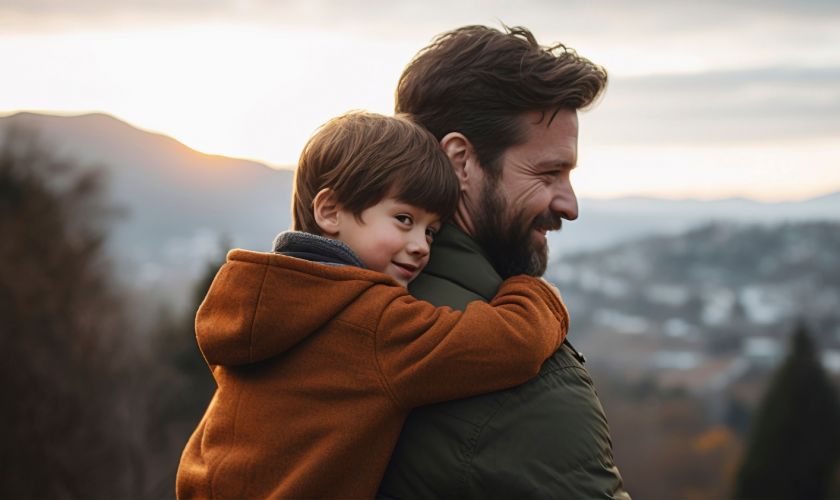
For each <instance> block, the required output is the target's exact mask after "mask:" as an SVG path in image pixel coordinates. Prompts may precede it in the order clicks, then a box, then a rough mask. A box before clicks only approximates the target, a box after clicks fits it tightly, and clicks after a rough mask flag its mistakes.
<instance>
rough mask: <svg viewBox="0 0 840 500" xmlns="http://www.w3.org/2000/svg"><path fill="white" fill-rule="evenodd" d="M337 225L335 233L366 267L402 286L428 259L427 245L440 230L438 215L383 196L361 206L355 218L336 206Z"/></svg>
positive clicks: (415, 275)
mask: <svg viewBox="0 0 840 500" xmlns="http://www.w3.org/2000/svg"><path fill="white" fill-rule="evenodd" d="M338 226H339V227H338V234H337V235H336V236H335V237H336V238H337V239H339V240H341V241H343V242H344V243H346V244H347V245H348V246H349V247H350V248H351V249H352V250H353V251H354V252H355V253H356V255H358V256H359V258H360V259H361V260H362V262H364V264H365V265H366V266H367V267H368V268H369V269H372V270H374V271H379V272H381V273H385V274H387V275H389V276H391V277H393V278H394V279H395V280H397V282H398V283H400V284H401V285H403V286H406V285H408V283H409V282H410V281H411V280H413V279H414V278H416V277H417V275H418V274H420V271H422V270H423V268H424V267H426V264H427V263H428V262H429V247H430V245H431V244H432V239H433V238H434V235H435V234H436V233H437V232H438V231H439V230H440V218H439V217H438V216H437V215H435V214H432V213H430V212H427V211H425V210H423V209H422V208H419V207H416V206H414V205H409V204H407V203H403V202H401V201H398V200H395V199H394V198H385V199H384V200H382V201H380V202H379V203H377V204H376V205H373V206H372V207H370V208H367V209H366V210H364V211H363V212H362V213H361V217H360V218H359V219H357V218H356V217H355V216H354V215H353V214H352V213H351V212H348V211H345V210H340V211H339V217H338Z"/></svg>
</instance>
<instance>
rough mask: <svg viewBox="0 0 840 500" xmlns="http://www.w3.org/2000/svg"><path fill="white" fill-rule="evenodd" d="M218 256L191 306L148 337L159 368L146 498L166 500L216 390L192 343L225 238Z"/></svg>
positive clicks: (153, 399)
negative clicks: (194, 431)
mask: <svg viewBox="0 0 840 500" xmlns="http://www.w3.org/2000/svg"><path fill="white" fill-rule="evenodd" d="M219 245H220V252H219V255H218V256H217V257H216V258H215V259H213V260H212V261H211V262H208V263H207V264H206V265H205V268H204V272H203V274H202V275H201V277H200V278H199V280H198V281H197V282H196V284H195V288H194V289H193V296H192V300H191V302H190V305H189V306H188V307H187V309H186V310H185V311H183V312H181V313H174V314H173V313H172V312H171V311H169V312H163V313H162V314H161V319H160V321H159V322H158V324H157V325H156V326H155V331H154V332H153V334H152V338H153V339H154V342H153V349H152V356H151V357H152V362H153V363H155V364H156V365H157V370H156V372H155V377H156V378H155V380H153V381H151V384H152V386H153V387H154V390H153V391H152V392H153V394H154V396H153V397H151V398H149V405H150V407H149V410H148V414H149V420H150V426H149V446H150V448H151V451H152V454H153V455H154V460H153V462H154V464H155V465H156V466H157V467H156V468H157V470H155V471H154V473H153V476H154V477H152V478H150V484H149V487H148V489H147V490H146V492H145V493H144V495H143V497H144V498H170V497H171V496H172V492H174V491H175V476H176V472H177V469H178V463H179V460H180V458H181V452H182V451H183V449H184V446H185V445H186V443H187V440H188V439H189V437H190V435H191V434H192V432H193V430H195V427H196V425H197V424H198V422H199V420H201V417H202V415H203V414H204V410H206V409H207V404H208V403H209V401H210V398H211V397H212V396H213V392H214V391H215V390H216V381H215V380H214V379H213V376H212V374H211V373H210V369H209V367H208V366H207V363H206V362H205V361H204V357H203V356H202V354H201V351H200V350H199V348H198V344H197V343H196V339H195V326H194V325H195V314H196V311H198V307H199V306H200V305H201V302H202V301H203V300H204V296H205V295H207V291H208V290H209V289H210V284H211V283H212V282H213V278H215V277H216V273H217V272H218V270H219V268H220V267H221V265H222V264H223V263H224V260H225V250H226V249H227V248H228V247H229V245H230V243H229V241H228V240H227V239H225V238H223V239H222V241H220V243H219Z"/></svg>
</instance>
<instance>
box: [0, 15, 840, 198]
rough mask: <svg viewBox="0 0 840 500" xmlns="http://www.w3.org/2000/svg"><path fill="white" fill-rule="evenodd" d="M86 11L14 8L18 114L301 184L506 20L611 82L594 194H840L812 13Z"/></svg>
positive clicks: (832, 21)
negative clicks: (407, 81) (463, 33)
mask: <svg viewBox="0 0 840 500" xmlns="http://www.w3.org/2000/svg"><path fill="white" fill-rule="evenodd" d="M53 3H54V4H55V6H52V4H53ZM81 4H84V5H87V6H88V7H89V9H88V10H87V11H86V10H85V9H80V10H78V11H74V12H73V13H69V12H66V11H65V10H63V9H62V8H61V7H60V5H61V4H60V3H58V2H44V3H39V4H38V5H40V6H41V7H40V8H39V7H32V6H28V5H27V4H24V3H23V2H21V3H20V5H15V2H6V3H5V5H4V6H3V7H0V19H3V21H2V22H0V33H2V34H0V60H2V61H3V73H4V78H3V79H2V80H0V115H8V114H12V113H15V112H17V111H23V110H28V111H41V112H46V113H56V114H75V113H84V112H94V111H95V112H104V113H108V114H111V115H114V116H116V117H117V118H119V119H122V120H125V121H127V122H129V123H131V124H132V125H134V126H137V127H139V128H143V129H147V130H152V131H156V132H160V133H163V134H166V135H170V136H172V137H175V138H177V139H178V140H180V141H182V142H184V143H185V144H187V145H189V146H190V147H192V148H195V149H197V150H200V151H203V152H207V153H212V154H222V155H227V156H234V157H242V158H249V159H255V160H259V161H262V162H265V163H267V164H269V165H271V166H274V167H289V168H290V167H292V166H293V165H294V163H295V162H296V160H297V156H298V154H299V151H300V148H301V147H302V145H303V144H304V142H305V141H306V139H307V138H308V137H309V136H310V134H311V133H312V132H313V131H314V130H315V128H316V127H318V125H320V124H321V123H323V122H325V121H326V120H328V119H329V118H331V117H333V116H335V115H338V114H340V113H343V112H345V111H347V110H350V109H368V110H371V111H376V112H380V113H386V114H388V113H390V112H391V111H392V109H393V91H394V88H395V86H396V81H397V78H398V77H399V74H400V72H401V71H402V68H403V67H404V66H405V64H406V63H407V62H408V61H409V60H410V59H411V57H412V56H413V55H414V54H415V53H416V52H417V50H419V49H420V48H422V47H423V46H424V45H426V44H427V43H428V41H429V40H430V39H431V38H432V37H433V36H434V35H435V34H437V33H439V32H442V31H445V30H447V29H451V28H454V27H457V26H459V25H463V24H473V23H481V24H489V25H493V26H499V20H503V21H504V22H506V23H508V24H511V25H515V24H521V25H525V26H529V27H531V28H532V29H533V30H534V32H535V34H536V35H537V36H538V38H539V39H540V40H541V41H543V42H545V43H548V42H551V41H555V40H562V41H564V42H566V43H568V44H569V45H570V46H572V47H574V48H575V49H576V50H577V51H578V52H579V53H581V54H583V55H585V56H587V57H589V58H591V59H593V60H594V61H596V62H598V63H600V64H602V65H604V66H605V67H607V69H608V70H609V71H610V75H611V82H610V87H609V89H608V91H607V94H606V96H605V97H604V99H603V100H602V102H600V103H599V104H598V105H597V106H596V107H595V108H594V109H593V110H591V111H589V112H587V113H585V114H584V115H582V117H581V123H582V130H581V152H580V156H581V166H582V168H581V169H580V170H579V172H577V173H576V176H577V182H578V186H579V191H580V194H581V195H583V196H595V197H608V196H617V195H628V194H646V195H656V196H663V197H682V196H692V197H700V198H715V197H724V196H748V197H753V198H758V199H765V200H771V199H775V200H778V199H796V198H801V197H806V196H813V195H819V194H822V193H825V192H830V191H836V190H840V168H839V167H840V146H838V144H840V118H838V117H840V35H838V34H837V33H836V30H833V29H832V26H836V20H837V19H838V17H840V13H838V11H840V9H836V8H832V9H830V10H828V11H827V12H825V13H822V12H816V11H814V9H815V8H814V7H807V6H806V7H807V8H806V7H803V8H802V12H800V13H799V14H801V15H799V17H797V15H798V14H797V15H794V16H793V17H790V16H788V17H784V16H782V15H781V14H782V13H783V12H781V10H783V9H790V12H788V14H790V13H791V12H792V13H794V14H796V13H797V12H798V11H796V6H795V4H793V3H791V4H790V5H787V4H785V3H784V2H782V4H780V7H779V9H780V11H779V12H773V11H762V12H750V11H748V10H745V9H743V8H741V9H736V8H730V7H727V6H726V4H725V3H719V4H713V5H711V6H709V7H708V8H707V10H706V11H703V12H692V10H691V9H688V10H686V11H685V13H683V14H676V13H670V14H668V13H667V12H666V13H662V12H661V11H660V10H656V9H654V8H653V4H651V6H649V7H650V9H651V10H649V11H648V12H647V14H649V15H647V16H645V15H643V14H645V12H642V13H639V12H631V11H630V8H629V7H628V6H625V5H624V4H621V3H616V4H615V8H612V9H604V10H602V11H593V10H591V9H588V8H585V7H581V6H579V7H575V9H577V11H574V10H573V11H571V12H569V11H566V12H563V13H564V15H563V16H561V15H560V14H561V11H560V10H559V7H553V6H549V5H547V4H545V5H542V4H535V6H534V8H533V9H531V10H530V11H527V12H520V11H512V10H511V8H509V7H505V6H504V4H502V3H495V2H487V9H486V11H482V12H481V13H480V14H479V15H476V13H475V12H473V11H467V10H463V9H455V10H454V11H452V12H450V14H449V15H448V16H446V15H439V14H440V11H439V10H438V9H421V8H419V7H416V6H405V7H403V8H398V7H393V8H390V9H386V8H385V7H384V4H379V3H377V2H372V3H370V4H369V5H367V6H366V4H361V5H360V6H359V8H358V10H347V8H346V7H340V6H338V4H333V3H330V2H314V3H312V4H307V3H305V2H303V3H298V2H290V3H289V4H288V5H286V4H285V3H284V5H286V6H285V7H283V8H281V7H278V6H276V5H274V4H271V3H270V2H267V3H262V2H244V3H243V2H232V3H225V2H221V3H219V4H214V5H216V7H217V8H216V9H215V10H214V9H209V10H206V11H198V10H196V11H195V12H192V11H190V10H189V8H188V7H182V8H181V10H176V11H175V12H171V13H170V12H162V11H161V12H135V11H132V10H131V9H130V8H128V7H126V10H124V11H123V10H120V9H119V8H117V7H113V6H110V7H107V8H106V7H102V8H101V9H100V8H99V7H101V6H104V5H106V4H100V3H99V2H96V1H93V0H90V1H89V2H87V3H86V2H81ZM654 4H655V2H654ZM107 5H110V4H107ZM196 9H198V8H197V7H196ZM284 9H285V10H284ZM809 9H810V10H809ZM826 9H828V8H827V7H826ZM642 10H644V9H642ZM654 11H655V12H656V13H657V16H659V17H657V16H652V15H650V14H651V12H654ZM604 12H607V13H608V14H604ZM435 13H437V14H438V15H437V16H435V15H433V14H435ZM714 13H717V14H718V17H719V19H718V18H716V17H715V15H713V14H714ZM634 15H638V16H639V17H638V20H639V22H638V23H637V24H633V23H632V22H628V20H629V19H630V18H628V16H631V17H632V16H634ZM704 16H705V17H704ZM552 19H555V20H556V22H552ZM721 20H722V21H721ZM713 21H714V22H713ZM587 22H591V23H592V24H591V25H589V24H587ZM780 34H781V35H784V36H788V37H791V38H789V39H794V40H797V42H796V43H791V42H786V41H785V40H784V36H782V37H780V36H779V35H780ZM794 37H798V38H794Z"/></svg>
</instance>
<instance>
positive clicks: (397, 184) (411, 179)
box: [292, 111, 460, 234]
mask: <svg viewBox="0 0 840 500" xmlns="http://www.w3.org/2000/svg"><path fill="white" fill-rule="evenodd" d="M324 188H330V189H332V190H333V191H334V192H335V195H336V201H337V202H338V203H340V204H341V205H342V206H343V208H344V209H345V210H348V211H350V212H351V213H353V214H354V215H356V216H357V217H358V216H359V215H360V214H361V213H362V212H363V211H364V210H365V209H367V208H369V207H372V206H373V205H376V204H377V203H379V202H380V201H382V200H383V199H385V198H386V197H388V196H392V197H394V198H396V199H397V200H399V201H401V202H403V203H408V204H411V205H415V206H417V207H420V208H422V209H424V210H426V211H428V212H431V213H434V214H437V215H439V216H440V217H441V218H443V219H447V218H449V217H450V216H452V214H453V213H454V212H455V208H456V206H457V204H458V196H459V193H460V188H459V185H458V179H457V177H456V176H455V172H454V171H453V170H452V165H451V164H450V163H449V159H448V158H447V157H446V155H445V154H444V153H443V151H441V149H440V143H439V142H438V141H437V140H436V139H435V138H434V136H432V134H430V133H429V132H428V131H427V130H426V129H424V128H423V127H421V126H419V125H417V124H415V123H413V122H411V121H410V120H409V119H407V118H404V117H396V118H392V117H388V116H383V115H379V114H376V113H368V112H363V111H354V112H350V113H347V114H344V115H342V116H339V117H337V118H333V119H332V120H330V121H328V122H327V123H325V124H324V125H322V126H321V128H319V129H318V131H317V132H315V135H313V136H312V138H310V139H309V142H307V143H306V146H304V148H303V152H302V153H301V155H300V161H299V162H298V166H297V172H296V174H295V190H294V200H293V202H292V225H293V229H295V230H296V231H306V232H308V233H314V234H322V231H321V228H320V227H319V226H318V224H317V223H316V222H315V217H314V214H313V208H314V207H313V201H314V200H315V195H317V194H318V192H319V191H321V190H322V189H324Z"/></svg>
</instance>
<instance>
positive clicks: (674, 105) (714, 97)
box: [586, 66, 840, 144]
mask: <svg viewBox="0 0 840 500" xmlns="http://www.w3.org/2000/svg"><path fill="white" fill-rule="evenodd" d="M586 119H587V120H588V121H589V123H590V125H589V126H590V127H591V128H592V132H591V133H592V134H593V135H596V136H597V137H598V138H599V140H603V141H607V142H612V143H639V142H641V143H667V142H674V143H689V144H692V143H735V142H763V141H779V140H799V139H809V138H826V137H836V138H840V66H834V67H812V68H807V67H806V68H801V67H800V68H797V67H766V68H757V69H753V68H750V69H744V70H731V71H712V72H706V73H699V74H679V75H654V76H646V77H636V78H615V79H613V81H612V82H611V83H610V87H609V89H608V91H607V94H606V96H605V98H604V100H603V102H602V103H601V106H600V107H599V108H596V109H595V110H594V111H592V113H591V116H588V117H587V118H586Z"/></svg>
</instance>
